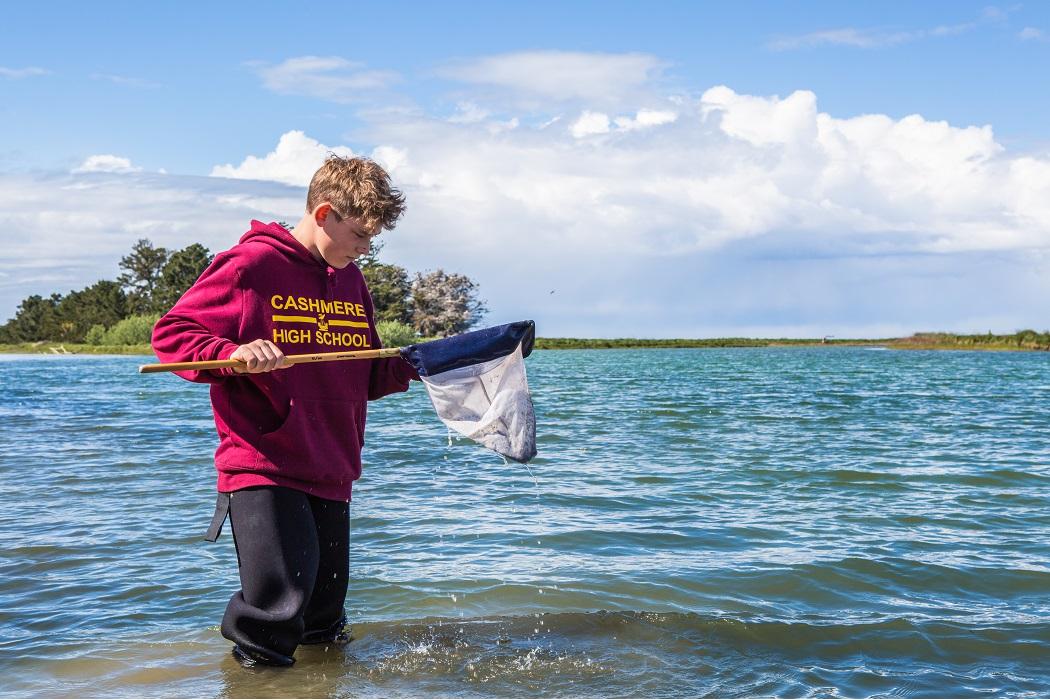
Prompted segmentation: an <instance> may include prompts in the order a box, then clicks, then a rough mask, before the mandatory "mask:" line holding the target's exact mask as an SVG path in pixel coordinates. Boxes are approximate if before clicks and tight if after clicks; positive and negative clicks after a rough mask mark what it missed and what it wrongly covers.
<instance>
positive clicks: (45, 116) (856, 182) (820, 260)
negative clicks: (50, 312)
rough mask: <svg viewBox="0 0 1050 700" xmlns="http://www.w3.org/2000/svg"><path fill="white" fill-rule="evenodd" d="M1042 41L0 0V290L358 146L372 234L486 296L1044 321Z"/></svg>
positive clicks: (820, 14)
mask: <svg viewBox="0 0 1050 700" xmlns="http://www.w3.org/2000/svg"><path fill="white" fill-rule="evenodd" d="M1048 58H1050V5H1047V4H1046V3H1034V2H1033V3H1023V4H1010V5H1006V4H1003V5H988V4H986V3H966V2H927V3H880V4H875V3H864V4H862V3H815V2H797V3H760V2H750V3H748V2H742V3H727V4H717V5H716V4H713V3H697V2H682V3H674V2H664V3H618V2H602V3H584V2H578V3H527V4H525V3H523V4H519V5H511V4H497V5H483V4H480V3H397V4H384V5H378V4H375V3H371V4H365V3H361V4H349V3H330V4H324V3H312V4H301V5H295V6H293V5H291V4H282V5H277V4H272V5H267V4H258V3H255V4H249V3H214V4H204V3H182V4H174V3H169V4H160V3H157V4H143V3H94V4H81V3H48V2H41V3H37V4H34V5H24V4H19V5H13V6H10V7H7V8H5V19H4V22H3V24H2V26H0V95H2V96H3V99H2V100H0V126H2V127H3V128H2V129H0V227H2V229H3V230H4V234H3V235H4V236H5V239H8V240H6V242H5V243H6V244H5V246H4V248H5V251H4V252H3V253H0V316H3V317H7V316H10V315H11V314H12V313H13V312H14V310H15V307H16V305H17V303H18V301H19V300H21V299H22V298H24V297H25V296H27V295H28V294H32V293H49V292H51V291H61V292H67V291H69V289H72V288H79V287H82V286H84V285H86V284H89V283H91V282H93V281H94V280H96V279H99V278H101V277H112V276H114V275H115V274H116V260H117V259H118V258H119V257H120V255H121V254H123V252H125V251H126V250H127V249H128V248H130V245H131V243H133V242H134V240H135V239H137V238H139V237H143V236H146V237H149V238H151V239H153V240H154V241H156V242H158V243H160V244H163V245H166V246H169V247H181V246H183V245H187V244H189V243H191V242H194V241H200V242H203V243H205V244H206V245H208V246H209V247H210V248H212V250H219V249H223V248H226V247H228V246H229V245H231V244H232V243H233V242H234V241H235V240H236V238H237V236H238V235H239V234H240V233H241V232H242V231H243V230H244V229H245V228H246V224H247V221H248V219H250V218H252V217H257V218H265V219H273V218H284V219H295V218H296V217H297V216H298V214H299V208H300V207H301V204H299V201H300V200H301V199H302V195H303V190H302V186H301V185H302V183H303V179H304V178H305V177H308V172H309V170H310V169H311V168H312V167H314V166H313V163H314V162H315V161H317V160H319V159H320V158H321V157H323V153H324V152H326V151H327V150H332V149H349V151H352V152H354V153H359V154H364V155H370V156H372V157H375V158H377V159H378V160H380V161H381V162H384V164H386V165H387V166H388V168H389V169H390V170H391V173H392V175H393V176H394V179H395V180H396V181H398V182H399V184H401V185H402V186H403V187H404V189H405V190H406V192H407V194H408V196H409V207H410V208H409V215H408V216H406V219H405V221H404V223H403V224H402V226H400V227H399V228H398V229H397V230H396V231H394V232H391V233H389V234H384V237H385V238H387V246H386V249H385V250H384V257H385V258H386V259H388V260H390V261H392V262H397V263H400V264H402V265H405V266H406V267H408V268H409V269H412V270H422V269H427V268H435V267H444V268H445V269H449V270H455V271H460V272H464V273H466V274H468V275H470V276H471V277H473V278H475V279H477V280H478V281H479V282H480V283H481V289H482V294H483V296H485V297H486V298H487V299H488V301H489V306H490V309H491V314H490V316H489V319H488V320H489V321H491V322H503V321H507V320H512V319H513V318H517V317H534V318H536V320H537V322H538V324H539V329H540V333H541V334H543V335H591V336H627V335H646V336H711V335H727V334H734V335H737V334H739V335H778V336H779V335H784V336H798V335H805V336H813V335H825V334H832V335H838V336H840V337H841V336H847V335H854V336H857V335H866V336H874V335H888V334H901V333H909V332H912V331H916V330H931V329H944V330H956V331H964V332H966V331H971V332H972V331H982V332H983V331H987V330H995V331H1002V332H1008V331H1013V330H1016V329H1018V328H1021V327H1032V326H1034V327H1039V328H1045V327H1048V326H1050V323H1048V322H1047V318H1048V314H1047V312H1048V311H1050V303H1048V302H1047V301H1046V299H1048V298H1050V296H1048V294H1047V292H1048V291H1050V289H1048V287H1050V283H1048V281H1047V280H1048V275H1047V272H1050V256H1048V251H1050V211H1048V205H1047V202H1048V201H1050V191H1048V188H1050V125H1048V122H1047V120H1046V118H1045V115H1046V114H1048V113H1050V89H1048V88H1050V86H1048V85H1047V83H1048V80H1050V79H1048V77H1047V76H1048V75H1050V60H1048ZM311 159H313V160H311ZM304 173H307V174H306V175H304Z"/></svg>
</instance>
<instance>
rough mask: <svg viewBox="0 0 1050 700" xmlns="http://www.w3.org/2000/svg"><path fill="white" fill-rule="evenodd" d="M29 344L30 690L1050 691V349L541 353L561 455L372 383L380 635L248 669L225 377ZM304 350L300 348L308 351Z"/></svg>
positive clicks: (24, 593) (26, 592) (24, 435)
mask: <svg viewBox="0 0 1050 700" xmlns="http://www.w3.org/2000/svg"><path fill="white" fill-rule="evenodd" d="M141 361H142V359H141V358H87V357H77V358H39V357H33V358H25V357H15V356H7V357H0V388H2V391H0V418H2V420H3V425H4V430H3V431H2V434H0V473H2V474H3V476H4V478H3V479H2V480H0V503H2V504H3V506H2V508H0V673H2V675H0V677H2V678H3V679H4V683H3V684H0V693H2V694H4V695H14V696H23V695H29V696H56V695H86V696H97V695H104V696H136V695H161V696H171V695H204V696H209V695H223V696H229V697H238V696H267V695H281V696H296V695H314V696H370V695H372V696H374V695H387V696H389V695H394V696H397V695H411V696H418V695H442V696H478V695H506V696H529V697H534V696H571V695H584V696H621V697H622V696H653V695H660V696H679V695H683V696H694V695H717V696H743V695H781V696H791V697H797V696H808V695H816V696H836V695H844V696H887V695H894V696H908V697H928V696H961V697H979V696H1024V695H1036V696H1046V695H1048V694H1050V654H1048V653H1047V652H1046V650H1047V649H1048V648H1050V543H1048V542H1050V421H1048V420H1047V411H1048V407H1050V356H1048V355H1046V354H1037V353H1031V354H1027V353H966V352H892V351H882V350H877V349H870V348H783V349H703V350H623V351H618V350H605V351H547V352H542V351H541V352H537V353H535V354H534V355H533V357H531V358H530V359H529V361H528V370H529V381H530V385H531V387H532V390H533V397H534V400H535V403H536V409H537V420H538V432H539V449H540V456H539V457H538V458H537V459H536V460H535V461H534V462H533V463H532V474H530V473H529V471H527V470H526V469H525V468H524V467H522V466H520V465H516V464H509V465H508V464H504V462H503V461H502V460H501V459H500V458H499V457H496V456H494V455H492V454H491V453H488V452H486V451H484V450H482V449H481V448H477V447H475V446H473V445H472V444H471V443H469V442H467V441H466V440H462V439H454V440H453V441H452V445H451V446H449V440H448V437H447V433H446V431H445V429H444V427H443V426H442V425H441V424H440V423H439V422H438V421H437V419H436V417H435V416H434V414H433V411H432V409H431V408H430V406H429V403H428V401H427V399H426V396H425V393H424V392H423V391H422V387H421V386H418V385H416V386H414V387H413V389H412V390H411V391H410V392H409V393H408V394H405V395H400V396H395V397H389V398H387V399H384V400H382V401H380V402H377V403H373V404H371V407H370V413H369V423H368V431H367V444H366V447H365V461H366V467H365V473H364V477H363V478H362V479H361V480H360V481H359V482H358V483H357V485H356V488H355V492H354V502H353V505H352V508H351V513H352V545H351V549H352V552H351V587H350V594H349V599H348V612H349V613H350V617H351V619H352V621H353V623H354V632H355V636H356V637H357V639H356V641H355V642H353V643H352V644H351V645H350V646H348V647H346V648H345V649H328V650H325V649H314V648H311V649H305V650H302V651H300V652H299V653H298V654H297V656H298V658H299V663H298V664H297V665H296V666H295V667H294V668H292V669H291V670H288V671H272V670H259V671H245V670H243V669H241V668H240V667H238V666H237V665H236V664H235V663H234V662H233V661H232V659H230V658H228V644H227V643H226V642H225V641H224V640H223V639H222V638H221V637H220V636H219V634H218V631H217V624H218V621H219V619H220V617H221V614H222V610H223V608H224V606H225V603H226V600H227V599H228V598H229V596H230V595H231V594H232V593H233V592H234V591H235V590H236V588H237V582H236V571H235V562H236V559H235V555H234V552H233V547H232V542H231V541H230V539H229V537H228V535H224V536H223V538H222V539H221V540H220V541H219V542H218V543H217V544H215V545H209V544H206V543H204V542H203V541H201V539H200V538H201V535H202V533H203V531H204V528H205V527H206V525H207V520H208V518H209V516H210V513H211V509H212V506H213V495H212V494H213V491H214V470H213V467H212V465H211V453H212V450H213V449H214V444H215V437H214V428H213V426H212V423H211V415H210V410H209V409H208V406H207V401H208V398H207V389H206V387H200V386H195V385H191V384H188V383H186V382H183V381H181V380H179V379H177V378H175V377H172V376H140V375H137V374H136V373H135V368H136V366H137V364H139V363H140V362H141ZM289 371H294V370H289Z"/></svg>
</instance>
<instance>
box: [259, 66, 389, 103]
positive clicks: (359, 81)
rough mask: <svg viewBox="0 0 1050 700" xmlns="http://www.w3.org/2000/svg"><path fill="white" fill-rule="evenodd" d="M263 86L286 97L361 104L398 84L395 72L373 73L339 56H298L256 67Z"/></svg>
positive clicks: (381, 71)
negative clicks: (378, 92) (274, 63)
mask: <svg viewBox="0 0 1050 700" xmlns="http://www.w3.org/2000/svg"><path fill="white" fill-rule="evenodd" d="M253 67H255V68H256V70H257V71H258V73H259V75H260V76H261V77H262V79H263V85H264V87H266V88H267V89H269V90H272V91H274V92H276V93H279V94H282V95H305V96H307V97H316V98H318V99H322V100H328V101H331V102H339V103H351V102H359V101H361V100H362V99H364V97H365V96H366V95H367V94H368V93H370V92H372V91H374V90H378V89H381V88H385V87H388V86H389V85H391V84H392V83H395V82H397V81H398V79H399V76H398V74H397V73H395V72H393V71H386V70H369V69H368V68H366V67H365V64H363V63H360V62H354V61H348V60H346V59H345V58H340V57H338V56H298V57H296V58H289V59H288V60H286V61H284V62H283V63H279V64H277V65H275V66H270V65H265V64H253Z"/></svg>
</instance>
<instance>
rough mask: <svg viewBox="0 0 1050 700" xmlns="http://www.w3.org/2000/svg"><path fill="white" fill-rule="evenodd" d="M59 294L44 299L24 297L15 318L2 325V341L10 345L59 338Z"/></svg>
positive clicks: (35, 296) (34, 296) (35, 295)
mask: <svg viewBox="0 0 1050 700" xmlns="http://www.w3.org/2000/svg"><path fill="white" fill-rule="evenodd" d="M61 301H62V295H61V294H52V295H51V296H50V297H48V298H46V299H45V298H44V297H42V296H40V295H39V294H34V295H33V296H30V297H26V298H25V299H23V300H22V303H21V304H19V305H18V310H17V311H16V312H15V317H14V318H12V319H11V320H10V321H8V322H7V323H5V324H4V326H3V329H2V330H3V333H2V334H0V335H2V336H3V339H4V340H5V341H6V342H11V343H24V342H29V341H33V340H51V339H53V338H57V337H58V336H59V325H58V312H57V309H58V304H59V302H61Z"/></svg>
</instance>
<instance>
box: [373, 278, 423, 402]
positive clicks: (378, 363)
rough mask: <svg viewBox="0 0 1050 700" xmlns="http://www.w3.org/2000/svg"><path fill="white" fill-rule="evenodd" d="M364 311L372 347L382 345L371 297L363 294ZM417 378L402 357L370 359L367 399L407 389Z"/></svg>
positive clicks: (417, 375)
mask: <svg viewBox="0 0 1050 700" xmlns="http://www.w3.org/2000/svg"><path fill="white" fill-rule="evenodd" d="M365 313H366V314H368V332H369V333H370V334H371V336H372V347H373V348H381V347H383V341H382V340H381V339H380V337H379V333H377V332H376V325H375V311H374V309H373V307H372V298H371V296H369V295H368V294H365ZM413 379H416V380H418V379H419V373H418V372H416V368H415V367H413V366H412V365H411V364H410V363H409V362H407V361H406V360H405V359H404V358H402V357H400V356H398V357H384V358H381V359H378V360H372V374H371V375H370V376H369V378H368V400H369V401H375V400H376V399H381V398H383V397H384V396H386V395H387V394H393V393H396V392H399V391H408V383H409V382H410V381H412V380H413Z"/></svg>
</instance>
